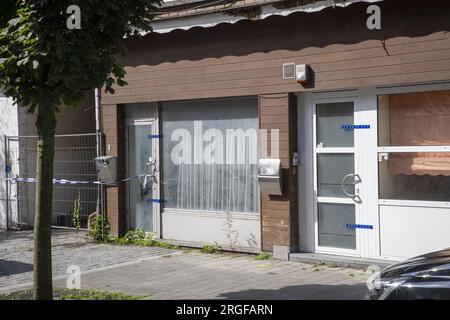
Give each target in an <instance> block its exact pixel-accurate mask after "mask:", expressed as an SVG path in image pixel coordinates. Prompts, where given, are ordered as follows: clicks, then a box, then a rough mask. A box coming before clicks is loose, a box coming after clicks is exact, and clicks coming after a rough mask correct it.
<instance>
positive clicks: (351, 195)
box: [341, 173, 362, 198]
mask: <svg viewBox="0 0 450 320" xmlns="http://www.w3.org/2000/svg"><path fill="white" fill-rule="evenodd" d="M350 177H354V178H357V179H355V181H356V182H355V184H357V183H360V182H361V181H362V180H361V177H360V176H359V174H357V173H349V174H347V175H345V176H344V177H343V178H342V181H341V189H342V192H343V193H344V194H345V195H346V196H347V197H350V198H357V197H359V194H358V190H357V189H356V188H355V193H354V194H351V193H348V192H347V190H345V187H344V184H345V180H347V179H348V178H350Z"/></svg>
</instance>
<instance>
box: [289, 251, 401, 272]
mask: <svg viewBox="0 0 450 320" xmlns="http://www.w3.org/2000/svg"><path fill="white" fill-rule="evenodd" d="M289 260H290V261H297V262H304V263H311V264H317V263H325V264H326V265H331V266H338V267H348V268H354V269H362V270H365V269H366V268H367V267H368V266H372V265H376V266H378V267H380V268H381V269H384V268H386V267H387V266H389V265H391V264H394V263H396V262H397V261H390V260H378V259H364V258H356V257H344V256H338V255H333V254H321V253H302V252H300V253H299V252H296V253H290V254H289Z"/></svg>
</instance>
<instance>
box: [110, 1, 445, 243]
mask: <svg viewBox="0 0 450 320" xmlns="http://www.w3.org/2000/svg"><path fill="white" fill-rule="evenodd" d="M377 5H379V6H380V7H381V12H382V29H381V30H375V31H374V30H372V31H371V30H368V29H367V28H366V19H367V17H368V15H367V14H366V8H367V6H368V4H354V5H351V6H349V7H347V8H335V9H332V8H330V9H326V10H323V11H321V12H318V13H295V14H291V15H289V16H287V17H280V16H273V17H270V18H267V19H264V20H261V21H249V20H246V21H240V22H238V23H236V24H233V25H232V24H222V25H218V26H216V27H213V28H204V29H203V28H193V29H191V30H188V31H182V30H175V31H173V32H170V33H167V34H150V35H148V36H146V37H144V38H140V39H137V40H130V41H129V42H127V47H128V52H129V54H128V56H127V57H126V58H125V59H124V60H123V63H124V65H125V66H126V67H125V69H126V72H127V74H126V81H127V82H128V85H127V86H126V87H123V88H116V92H115V94H114V95H105V96H104V97H103V103H104V104H105V106H104V128H105V135H106V143H107V144H108V143H109V144H111V151H109V152H108V153H109V154H115V155H119V156H121V157H124V135H123V132H124V131H123V124H122V123H121V121H122V120H123V117H122V116H121V115H120V112H121V111H120V107H117V106H120V105H121V104H125V103H133V102H159V101H175V100H188V99H203V98H219V97H235V96H251V95H253V96H259V101H260V109H259V113H260V127H261V128H266V129H279V130H280V157H281V160H282V167H283V175H284V176H283V178H284V182H285V184H284V188H285V191H286V192H285V194H284V195H283V196H280V197H275V196H268V195H262V198H261V208H262V209H261V210H262V213H261V220H262V223H261V224H262V226H261V227H262V231H263V232H262V238H263V239H262V243H263V250H267V251H270V250H272V246H273V245H274V244H277V245H287V246H295V245H297V244H298V214H297V212H298V209H297V207H298V203H297V197H298V195H297V189H298V188H297V169H296V168H293V167H292V166H291V155H292V152H294V151H296V146H297V135H296V131H295V128H296V123H295V121H296V115H295V111H296V106H295V97H294V96H293V95H292V94H289V93H292V92H302V91H306V90H315V91H321V90H342V89H351V88H358V87H365V86H383V85H401V84H414V83H426V82H432V81H448V80H450V32H449V31H450V19H449V15H448V12H449V11H450V2H449V1H439V0H430V1H419V0H412V1H405V0H397V1H384V2H381V3H377ZM286 62H295V63H297V64H309V65H310V66H311V70H312V71H313V81H312V83H310V84H308V85H307V86H302V85H300V84H298V83H296V81H295V80H292V79H282V65H283V63H286ZM269 150H270V146H269ZM120 163H121V165H120V168H119V169H120V170H122V171H121V174H123V173H124V170H125V167H124V160H123V159H121V160H120ZM108 214H109V216H110V219H112V220H113V221H111V223H112V226H113V234H114V233H119V232H120V230H123V228H124V226H125V191H124V188H109V190H108Z"/></svg>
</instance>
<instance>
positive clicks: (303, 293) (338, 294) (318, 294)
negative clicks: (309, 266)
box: [219, 283, 367, 300]
mask: <svg viewBox="0 0 450 320" xmlns="http://www.w3.org/2000/svg"><path fill="white" fill-rule="evenodd" d="M366 290H367V287H366V285H365V284H363V283H361V284H356V285H344V284H338V285H322V284H308V285H299V286H287V287H282V288H280V289H249V290H242V291H235V292H227V293H223V294H221V295H220V296H219V298H222V299H227V300H361V299H364V297H365V294H366Z"/></svg>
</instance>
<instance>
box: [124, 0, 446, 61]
mask: <svg viewBox="0 0 450 320" xmlns="http://www.w3.org/2000/svg"><path fill="white" fill-rule="evenodd" d="M377 5H379V6H380V7H381V12H382V28H381V30H368V29H367V27H366V21H367V18H368V17H369V15H368V14H367V13H366V9H367V7H368V4H367V3H357V4H353V5H351V6H349V7H347V8H328V9H324V10H322V11H320V12H315V13H304V12H297V13H293V14H290V15H289V16H286V17H282V16H276V15H275V16H271V17H268V18H266V19H263V20H258V21H251V20H240V21H238V22H236V23H234V24H226V23H223V24H219V25H217V26H215V27H211V28H202V27H194V28H192V29H190V30H174V31H172V32H169V33H165V34H158V33H150V34H148V35H147V36H145V37H144V38H143V39H147V40H148V41H142V37H138V38H136V39H131V40H129V41H128V42H127V44H126V46H127V48H128V51H129V52H131V53H132V54H131V55H129V56H128V57H126V58H125V61H123V63H124V64H125V65H127V66H133V67H135V66H139V65H158V64H160V63H164V62H177V61H181V60H188V61H197V60H201V59H205V58H221V57H224V56H245V55H248V54H252V53H268V52H272V51H277V50H286V51H299V50H302V49H305V48H324V47H326V46H330V45H345V44H356V43H361V42H364V41H367V40H379V41H380V47H381V48H384V50H385V51H386V55H389V52H388V50H387V49H386V46H385V41H386V40H388V39H393V38H396V37H410V38H414V37H420V36H426V35H430V34H432V33H435V32H448V31H450V21H449V19H448V11H449V10H450V3H449V2H445V3H443V2H442V1H439V0H430V1H427V2H426V5H425V4H424V2H423V1H418V0H412V1H402V2H400V1H385V2H382V3H377ZM358 26H360V28H358ZM179 48H183V50H181V51H180V50H179ZM309 55H314V54H313V53H311V54H309Z"/></svg>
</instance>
